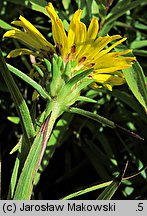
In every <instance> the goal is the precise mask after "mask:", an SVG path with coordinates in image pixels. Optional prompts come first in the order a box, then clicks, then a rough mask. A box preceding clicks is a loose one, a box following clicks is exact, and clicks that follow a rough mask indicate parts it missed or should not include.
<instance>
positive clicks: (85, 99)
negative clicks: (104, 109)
mask: <svg viewBox="0 0 147 216" xmlns="http://www.w3.org/2000/svg"><path fill="white" fill-rule="evenodd" d="M77 101H83V102H88V103H97V101H96V100H93V99H91V98H89V97H84V96H79V97H78V98H77Z"/></svg>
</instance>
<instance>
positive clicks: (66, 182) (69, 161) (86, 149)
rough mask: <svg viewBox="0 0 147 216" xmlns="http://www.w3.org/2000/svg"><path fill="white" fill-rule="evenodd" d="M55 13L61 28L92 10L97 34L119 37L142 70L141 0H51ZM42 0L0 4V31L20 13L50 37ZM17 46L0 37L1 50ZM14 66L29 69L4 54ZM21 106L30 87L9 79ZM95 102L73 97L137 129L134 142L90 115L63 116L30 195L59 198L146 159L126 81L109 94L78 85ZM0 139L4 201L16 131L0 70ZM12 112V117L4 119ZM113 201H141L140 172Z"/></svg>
mask: <svg viewBox="0 0 147 216" xmlns="http://www.w3.org/2000/svg"><path fill="white" fill-rule="evenodd" d="M51 2H52V3H53V5H54V7H55V8H56V10H57V11H58V14H59V16H60V18H61V19H62V20H64V25H65V28H68V23H69V20H70V19H71V17H72V14H73V13H74V12H75V11H76V10H77V9H78V8H81V9H83V14H82V21H83V22H84V23H85V24H87V25H88V24H89V22H90V19H91V18H92V17H93V16H95V17H97V18H98V19H99V22H100V26H101V34H102V35H103V34H107V33H109V35H114V34H120V35H121V36H124V37H127V38H128V40H127V41H126V46H127V47H128V48H130V49H133V54H134V55H135V56H136V57H137V60H138V61H139V63H140V64H141V66H142V68H143V70H144V72H146V71H147V61H146V57H147V50H146V46H147V25H146V21H147V13H146V7H145V6H146V5H147V1H140V4H139V1H133V0H123V1H122V0H114V1H112V0H95V1H92V0H81V1H80V0H79V1H78V0H61V1H56V0H54V1H51ZM45 5H47V1H45V0H36V1H35V0H33V1H24V0H22V1H19V0H9V1H8V0H7V1H4V0H3V1H1V2H0V8H1V11H0V27H1V28H0V35H1V37H2V35H3V34H4V33H5V32H6V31H7V30H8V29H10V28H12V27H11V25H10V23H11V21H13V20H18V18H19V15H20V14H21V15H23V16H24V17H25V18H26V19H28V20H29V21H30V22H31V23H32V24H33V25H35V27H36V28H37V29H38V30H39V31H40V32H41V33H42V34H43V35H44V36H45V37H46V38H47V39H48V40H49V41H50V42H52V41H53V40H52V37H51V36H52V35H51V22H50V20H49V18H48V17H47V16H46V15H45V14H44V13H41V12H40V11H42V12H44V11H45V10H44V6H45ZM16 47H21V43H19V42H18V41H16V40H13V39H2V41H1V49H2V51H3V54H4V56H6V55H7V54H8V53H9V52H10V51H11V50H12V49H14V48H16ZM7 62H8V63H9V64H11V65H13V66H14V67H16V68H18V69H20V70H22V71H23V72H25V73H26V74H29V71H30V69H31V68H32V66H31V62H30V59H29V57H17V58H15V59H7ZM14 78H15V80H16V82H17V84H18V86H19V89H20V90H21V92H22V94H23V96H24V98H25V99H26V102H27V104H28V106H30V104H31V96H32V93H33V89H32V88H31V87H29V86H28V85H27V84H26V83H24V82H23V81H20V80H19V79H18V78H17V77H14ZM82 95H87V96H89V97H91V98H93V99H95V100H97V103H96V104H92V103H81V102H79V103H78V106H80V107H81V108H83V109H85V110H89V111H92V112H94V113H98V114H99V115H102V116H104V117H106V118H108V119H110V120H112V121H114V122H115V123H117V124H119V125H121V126H122V127H124V128H126V129H128V130H130V131H132V132H135V133H137V134H139V135H140V136H141V137H143V138H144V141H140V140H138V139H135V138H133V137H130V136H129V135H128V134H124V133H122V132H121V131H119V130H114V129H110V128H107V127H105V126H103V125H101V124H98V123H96V122H94V121H93V120H89V119H86V118H84V117H81V116H79V115H74V114H64V116H63V117H62V120H60V121H59V122H58V123H57V126H56V128H55V130H54V137H53V140H52V142H57V148H56V151H55V153H54V155H53V157H52V158H51V160H50V163H49V165H48V166H47V167H46V164H47V162H46V161H45V159H44V166H45V167H46V169H45V170H44V171H43V173H42V174H41V177H40V181H39V183H38V184H37V185H36V187H35V190H34V194H33V199H60V198H62V197H64V196H66V195H68V194H71V193H73V192H75V191H78V190H81V189H84V188H87V187H90V186H92V185H96V184H99V183H101V182H107V181H109V180H111V179H113V178H114V177H115V176H117V174H118V173H119V172H122V171H123V169H124V166H125V163H126V161H127V160H129V165H128V168H127V170H126V174H125V176H130V175H132V174H134V173H137V172H138V171H139V170H140V169H141V168H142V167H144V166H146V165H147V118H146V113H145V110H144V108H143V107H142V106H141V105H140V104H139V102H138V101H137V100H136V98H135V97H134V96H133V94H132V92H131V91H130V89H129V87H128V86H127V84H124V85H123V86H119V87H114V89H113V91H112V92H110V91H108V90H106V89H99V90H96V91H94V90H92V89H90V90H88V91H87V90H85V92H82ZM44 106H45V102H44V101H43V100H41V99H39V101H38V110H37V112H38V114H39V113H40V112H41V111H42V110H43V108H44ZM0 113H1V115H0V122H1V124H0V135H1V139H0V145H1V152H2V182H1V184H2V186H1V187H2V199H6V197H7V193H8V189H9V183H10V178H11V174H12V170H13V166H14V162H15V158H16V154H17V153H13V154H10V151H11V150H12V148H13V147H14V146H15V145H16V144H17V142H18V139H19V137H20V135H21V133H22V131H21V127H20V124H19V122H18V121H17V120H18V119H17V118H15V117H17V112H16V109H15V107H14V103H13V101H12V99H11V97H10V93H9V92H8V89H7V86H6V85H5V83H4V80H3V78H2V76H1V73H0ZM12 117H13V118H12ZM102 191H103V189H101V190H98V191H93V192H90V193H87V194H84V195H82V196H79V197H76V199H96V198H97V196H98V195H99V194H100V192H102ZM113 199H147V172H146V171H144V172H142V173H141V174H140V175H137V176H136V177H134V178H131V179H129V180H127V181H124V182H123V183H122V184H121V185H120V187H119V189H118V190H117V192H116V193H115V195H114V196H113Z"/></svg>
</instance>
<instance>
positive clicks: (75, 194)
mask: <svg viewBox="0 0 147 216" xmlns="http://www.w3.org/2000/svg"><path fill="white" fill-rule="evenodd" d="M111 183H112V181H108V182H105V183H101V184H97V185H94V186H92V187H88V188H86V189H83V190H80V191H77V192H75V193H72V194H70V195H68V196H66V197H64V198H62V200H69V199H72V198H75V197H77V196H81V195H83V194H86V193H89V192H92V191H95V190H98V189H101V188H104V187H107V186H108V185H110V184H111Z"/></svg>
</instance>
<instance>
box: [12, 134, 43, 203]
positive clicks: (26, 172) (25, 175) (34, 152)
mask: <svg viewBox="0 0 147 216" xmlns="http://www.w3.org/2000/svg"><path fill="white" fill-rule="evenodd" d="M42 141H43V133H42V132H40V133H39V134H38V135H37V136H36V138H35V140H34V143H33V144H32V147H31V149H30V152H29V155H28V157H27V159H26V161H25V164H24V167H23V169H22V173H21V175H20V178H19V180H18V183H17V187H16V191H15V194H14V198H13V199H14V200H28V199H30V197H31V194H32V189H33V179H34V178H35V173H36V169H37V164H38V161H39V159H40V154H41V150H42Z"/></svg>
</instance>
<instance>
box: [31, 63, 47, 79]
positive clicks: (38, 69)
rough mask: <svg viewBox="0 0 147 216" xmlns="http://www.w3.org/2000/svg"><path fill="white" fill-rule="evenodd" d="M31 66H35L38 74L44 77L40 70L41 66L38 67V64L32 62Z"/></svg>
mask: <svg viewBox="0 0 147 216" xmlns="http://www.w3.org/2000/svg"><path fill="white" fill-rule="evenodd" d="M32 66H33V67H34V68H35V70H36V71H37V72H38V74H39V75H40V76H41V77H44V73H43V71H42V70H41V68H40V67H38V65H36V64H32Z"/></svg>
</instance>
